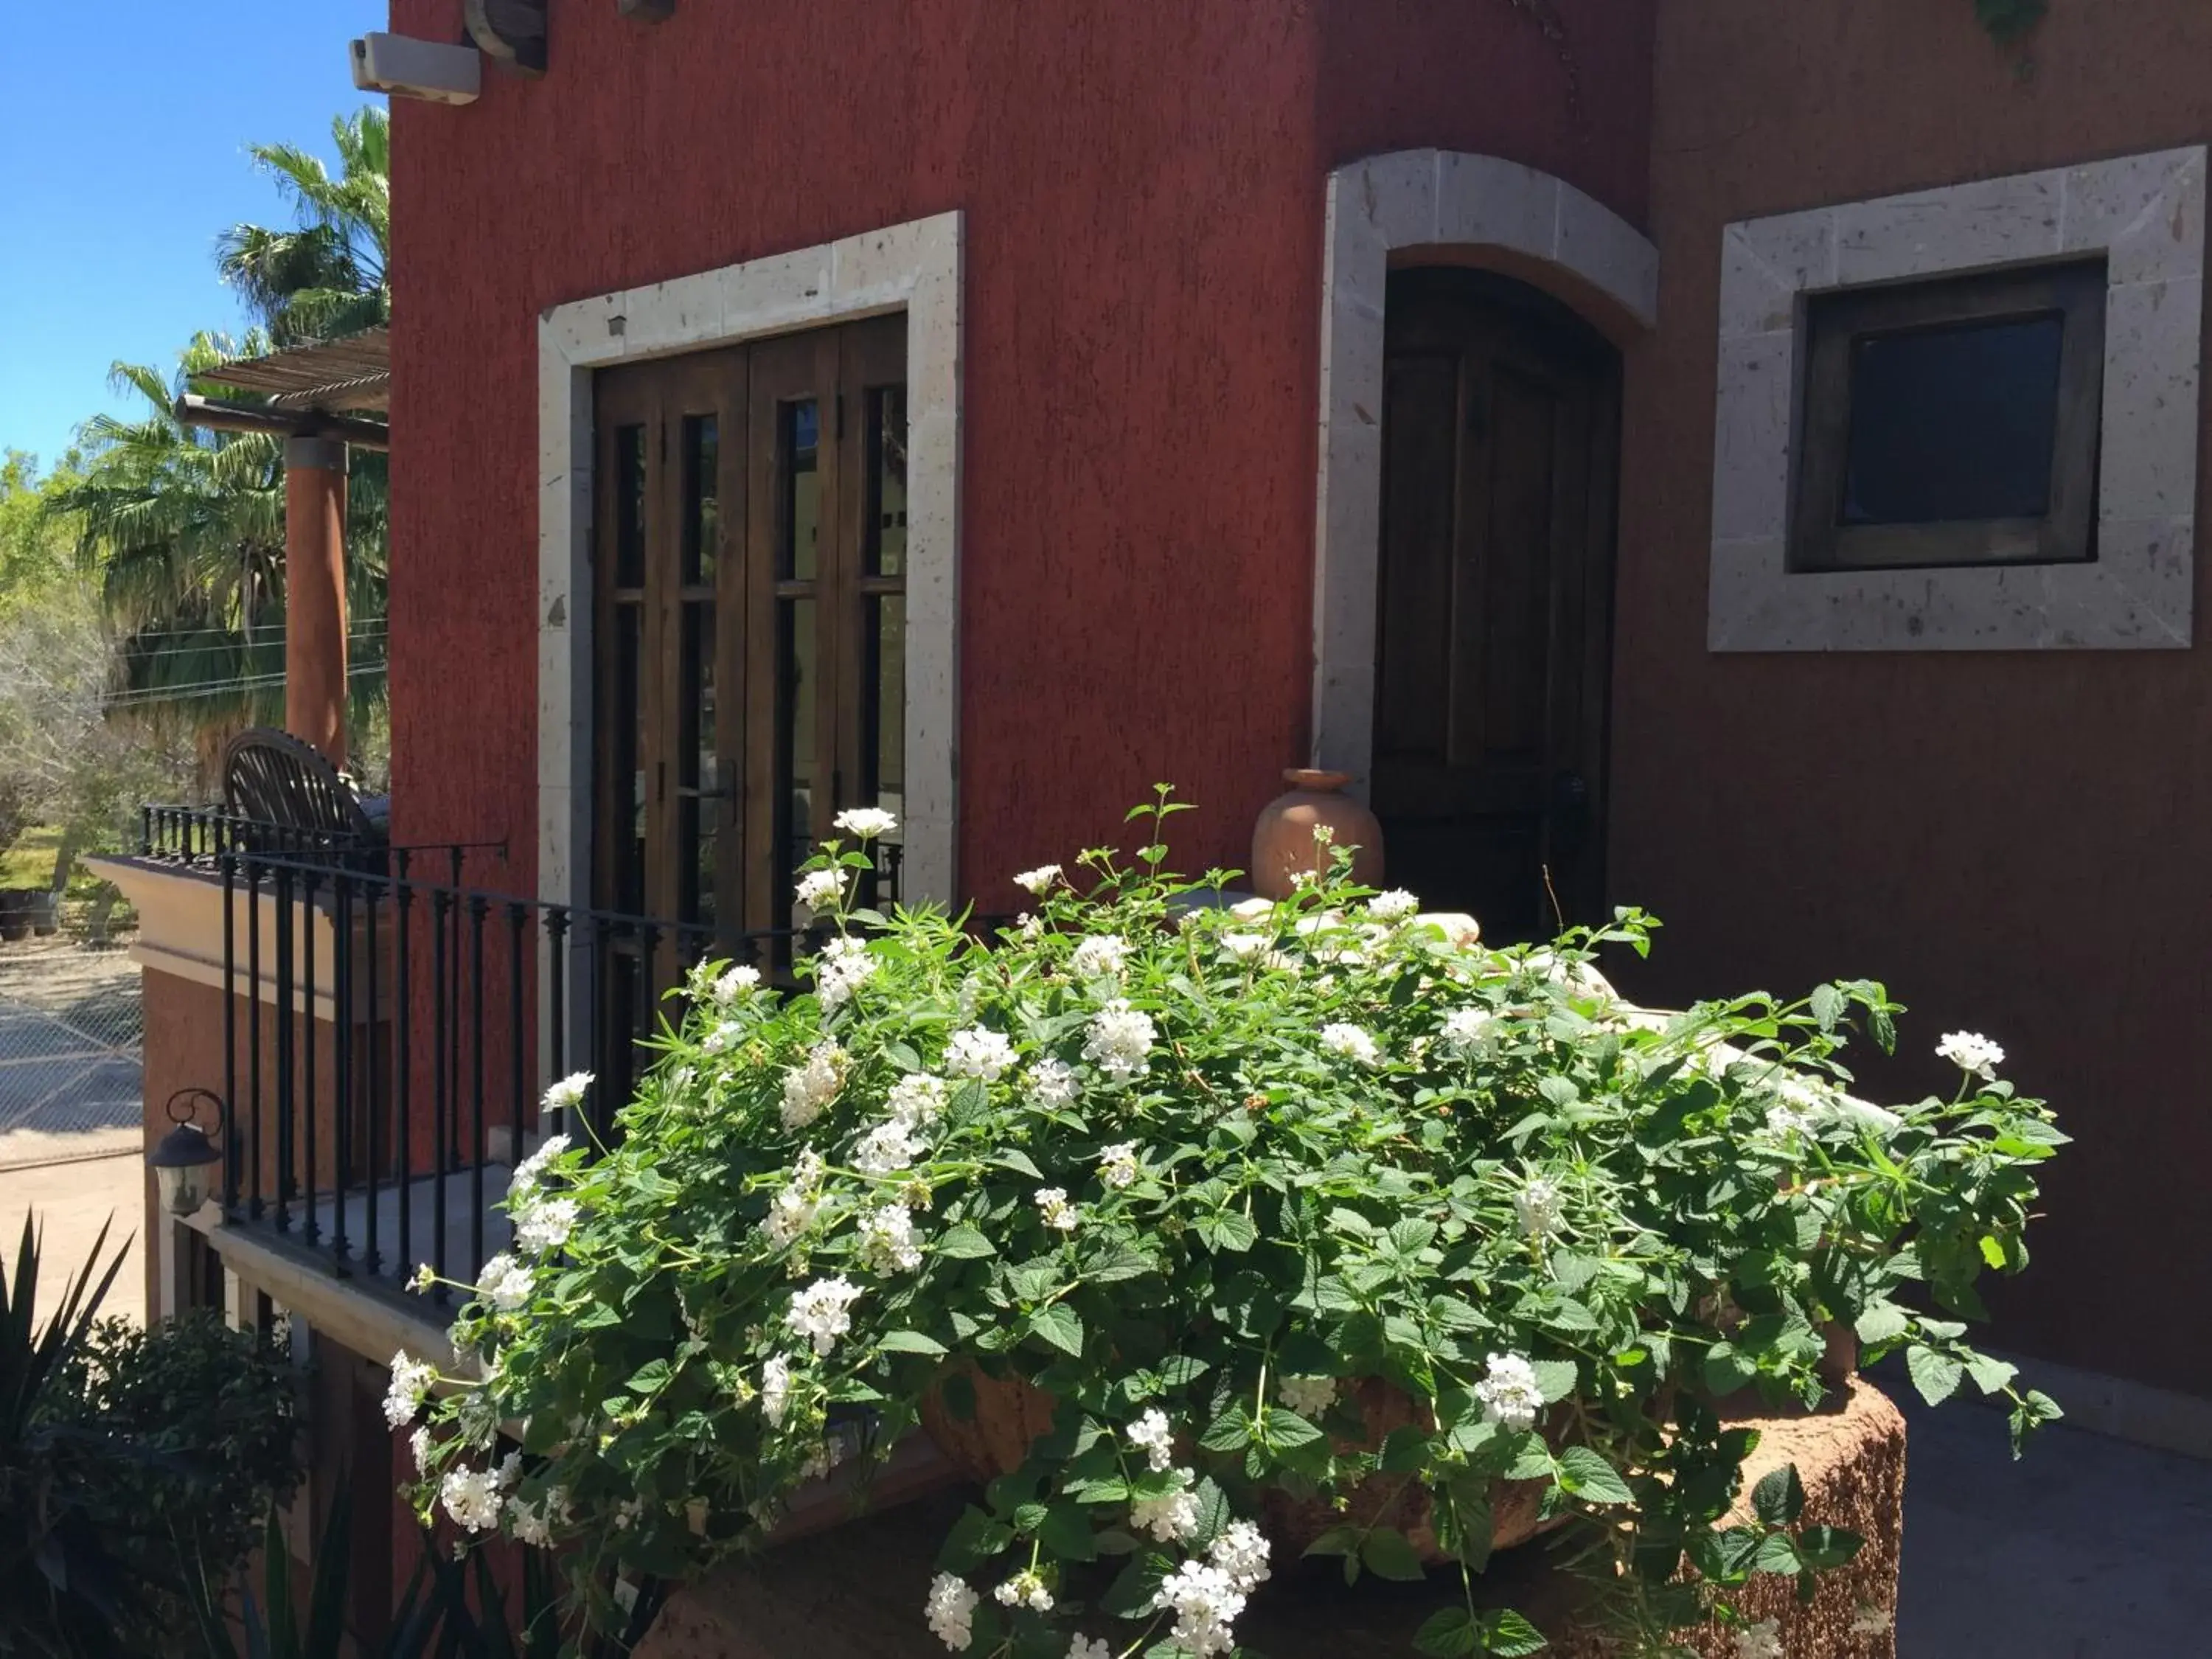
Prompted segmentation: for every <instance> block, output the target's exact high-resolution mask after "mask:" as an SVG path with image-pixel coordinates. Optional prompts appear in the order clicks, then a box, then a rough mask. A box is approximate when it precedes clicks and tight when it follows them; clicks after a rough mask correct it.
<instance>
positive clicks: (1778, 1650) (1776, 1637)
mask: <svg viewBox="0 0 2212 1659" xmlns="http://www.w3.org/2000/svg"><path fill="white" fill-rule="evenodd" d="M1735 1659H1787V1656H1786V1655H1785V1654H1784V1650H1783V1647H1782V1626H1781V1624H1780V1623H1779V1622H1778V1620H1772V1619H1762V1620H1759V1622H1758V1623H1757V1624H1755V1625H1747V1626H1744V1628H1743V1629H1741V1630H1740V1631H1738V1632H1736V1633H1735Z"/></svg>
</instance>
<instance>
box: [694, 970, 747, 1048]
mask: <svg viewBox="0 0 2212 1659" xmlns="http://www.w3.org/2000/svg"><path fill="white" fill-rule="evenodd" d="M734 971H735V969H732V972H734ZM744 1034H745V1028H744V1026H742V1025H740V1024H738V1022H737V1021H735V1020H734V1019H726V1020H723V1021H721V1022H720V1024H717V1025H716V1026H715V1027H714V1029H713V1030H710V1031H708V1033H707V1035H706V1036H703V1037H701V1038H700V1039H699V1046H700V1047H701V1048H703V1049H705V1050H706V1051H707V1053H708V1054H727V1053H729V1051H730V1050H731V1049H732V1048H736V1047H737V1046H738V1038H739V1037H741V1036H744Z"/></svg>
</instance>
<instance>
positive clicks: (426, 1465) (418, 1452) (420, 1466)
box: [407, 1424, 438, 1474]
mask: <svg viewBox="0 0 2212 1659" xmlns="http://www.w3.org/2000/svg"><path fill="white" fill-rule="evenodd" d="M437 1444H438V1443H437V1442H436V1441H435V1440H433V1439H431V1438H430V1430H429V1425H427V1424H426V1425H423V1426H422V1427H421V1428H419V1429H417V1430H416V1431H415V1432H414V1433H412V1434H410V1435H409V1436H408V1437H407V1450H408V1453H409V1455H411V1456H412V1457H413V1458H414V1459H415V1473H416V1474H429V1473H430V1454H431V1453H432V1452H434V1451H435V1450H436V1449H437Z"/></svg>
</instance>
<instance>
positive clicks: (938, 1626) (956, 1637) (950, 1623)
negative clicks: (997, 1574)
mask: <svg viewBox="0 0 2212 1659" xmlns="http://www.w3.org/2000/svg"><path fill="white" fill-rule="evenodd" d="M981 1600H982V1597H981V1596H979V1595H976V1594H975V1591H974V1590H972V1589H969V1587H968V1585H967V1583H966V1582H965V1581H964V1580H962V1579H959V1578H956V1577H953V1576H952V1575H951V1573H949V1572H940V1573H939V1574H938V1575H937V1577H934V1578H933V1579H931V1580H930V1581H929V1599H928V1601H925V1602H924V1603H923V1604H922V1610H921V1616H922V1617H923V1618H924V1619H925V1620H927V1621H928V1623H929V1633H930V1634H931V1635H932V1636H934V1637H935V1638H937V1639H938V1640H939V1641H940V1642H942V1643H944V1644H945V1646H946V1647H948V1648H951V1650H953V1652H955V1653H960V1652H963V1651H965V1650H966V1649H967V1646H968V1644H969V1641H970V1640H972V1639H973V1638H974V1631H975V1627H974V1624H973V1622H972V1621H973V1620H974V1619H975V1604H976V1603H977V1602H978V1601H981Z"/></svg>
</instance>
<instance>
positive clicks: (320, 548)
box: [284, 435, 346, 767]
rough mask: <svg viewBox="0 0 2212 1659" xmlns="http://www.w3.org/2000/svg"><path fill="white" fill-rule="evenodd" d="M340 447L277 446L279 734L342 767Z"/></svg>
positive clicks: (302, 441)
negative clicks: (280, 474) (280, 511)
mask: <svg viewBox="0 0 2212 1659" xmlns="http://www.w3.org/2000/svg"><path fill="white" fill-rule="evenodd" d="M345 507H346V447H345V444H344V442H343V441H342V440H339V439H337V438H330V437H319V436H313V435H310V436H299V437H291V438H287V439H286V440H285V441H284V729H285V730H286V731H287V732H290V733H291V734H292V735H293V736H294V737H295V738H304V739H305V740H306V741H307V742H309V743H312V744H314V745H315V747H316V748H318V749H319V750H322V751H323V753H324V754H325V755H327V756H329V757H330V759H331V764H332V765H334V766H338V767H343V766H344V764H345V761H346V583H345Z"/></svg>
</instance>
